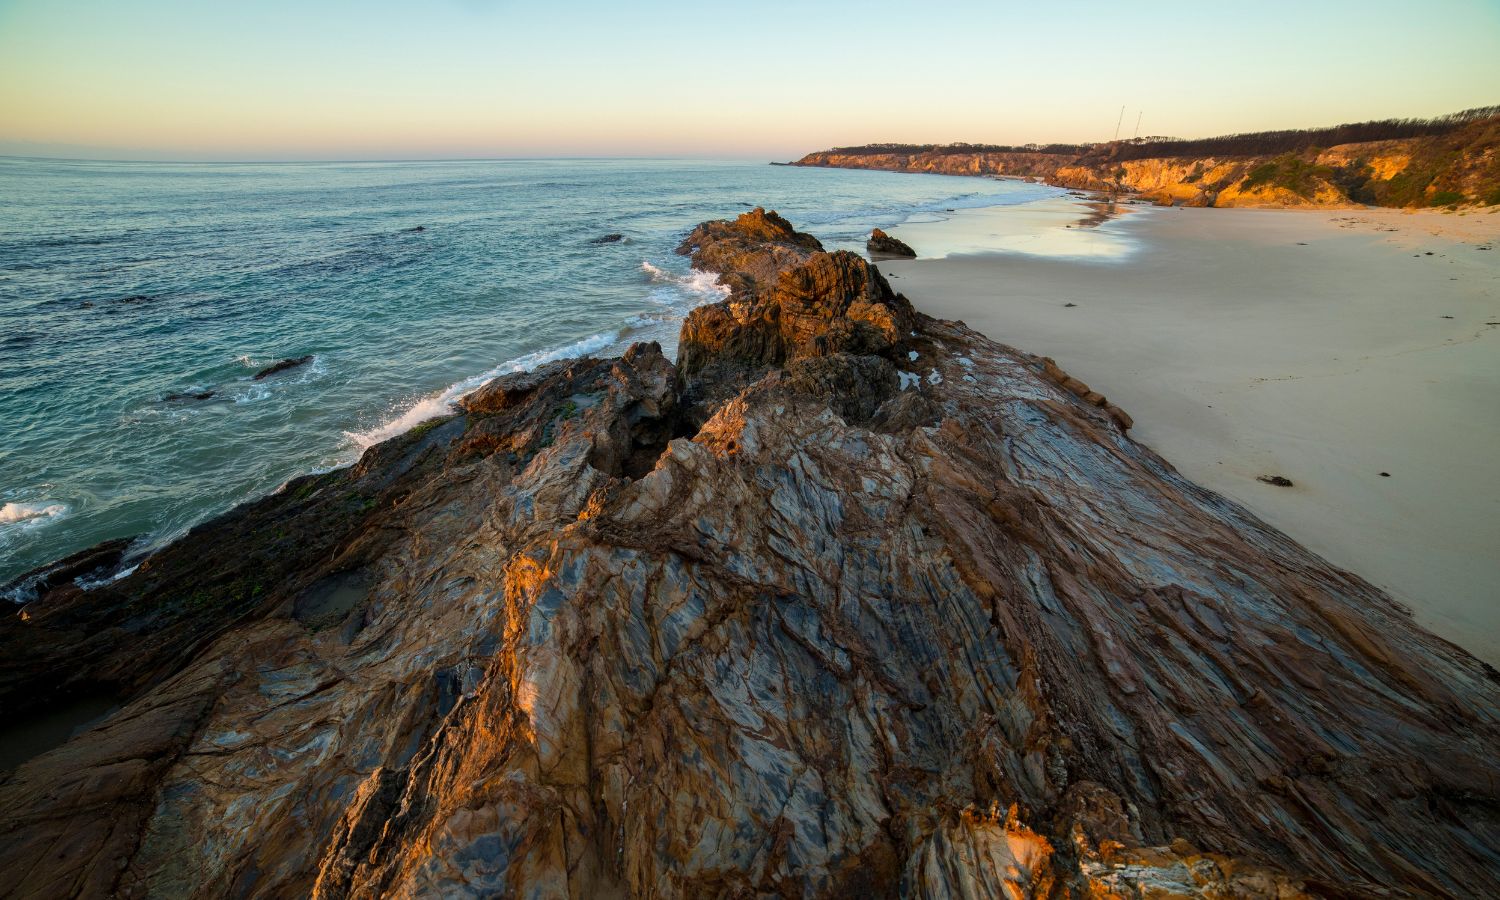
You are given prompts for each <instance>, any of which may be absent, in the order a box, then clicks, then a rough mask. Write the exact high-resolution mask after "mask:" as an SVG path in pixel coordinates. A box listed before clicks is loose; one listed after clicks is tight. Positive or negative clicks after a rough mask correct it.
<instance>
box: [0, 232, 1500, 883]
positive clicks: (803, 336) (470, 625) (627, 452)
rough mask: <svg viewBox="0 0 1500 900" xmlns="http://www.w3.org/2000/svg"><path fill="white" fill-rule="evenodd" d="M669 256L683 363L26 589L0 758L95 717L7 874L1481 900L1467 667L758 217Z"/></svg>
mask: <svg viewBox="0 0 1500 900" xmlns="http://www.w3.org/2000/svg"><path fill="white" fill-rule="evenodd" d="M682 252H684V253H687V254H690V255H691V256H692V260H693V264H694V265H695V266H697V267H698V268H700V269H703V270H705V271H711V272H717V273H719V275H720V277H721V281H722V282H723V283H724V284H726V285H727V286H728V287H729V288H730V294H729V297H728V298H727V299H725V300H724V301H722V302H721V303H718V304H714V305H712V306H707V307H703V308H700V309H697V310H695V311H694V312H693V313H692V314H691V315H690V316H689V317H688V319H687V320H686V321H685V322H684V324H683V329H682V339H681V348H680V352H679V358H678V360H677V361H676V363H675V364H674V363H673V362H672V361H671V360H668V359H667V358H666V357H665V355H664V354H663V353H662V351H661V348H660V347H658V346H656V345H654V344H640V345H636V346H634V347H632V348H631V349H630V350H629V351H628V352H627V353H626V354H625V355H624V356H622V357H620V358H616V359H594V358H584V359H577V360H566V361H561V362H556V363H552V364H549V365H547V366H544V367H542V368H540V369H537V370H536V371H533V372H528V373H518V374H515V375H508V376H504V377H501V378H498V379H495V380H494V381H491V382H489V383H488V384H486V385H485V386H483V387H481V388H480V389H479V390H477V391H475V392H474V393H473V394H470V395H469V396H468V397H466V398H465V399H464V401H463V402H462V404H461V407H460V409H459V410H458V411H457V412H456V413H455V414H454V415H452V416H450V417H447V418H444V419H441V420H437V421H434V422H431V423H428V424H427V425H424V426H421V427H419V428H417V429H414V430H413V431H411V432H408V433H407V434H405V435H402V436H400V437H397V438H394V439H392V440H390V441H387V442H385V443H383V444H380V445H377V446H375V447H372V448H371V449H370V450H368V451H367V452H366V453H365V454H364V456H363V457H362V458H361V459H360V461H359V462H358V463H357V464H356V465H354V466H352V467H350V468H348V469H343V470H338V471H335V472H329V473H325V474H321V475H314V476H308V477H305V478H300V479H296V480H294V481H292V482H291V483H289V484H288V485H286V486H285V487H284V488H283V489H282V490H280V491H279V492H277V493H276V494H273V495H271V496H269V497H266V498H264V499H262V500H259V501H256V502H253V503H250V504H247V505H245V506H242V507H240V508H238V509H236V510H233V511H231V512H230V513H228V514H226V515H224V516H222V517H220V518H218V519H215V520H213V521H211V522H208V523H205V524H204V525H201V526H199V527H198V528H196V529H194V530H193V531H192V532H191V533H189V534H188V535H186V536H185V537H183V538H181V539H180V540H178V541H176V542H174V543H173V544H171V545H170V546H168V547H165V548H163V549H161V550H159V551H157V552H156V553H154V554H152V555H151V556H150V557H148V558H146V559H145V560H143V561H141V562H140V563H139V565H138V567H137V568H136V569H135V570H133V571H131V572H128V573H124V574H122V576H121V577H118V578H115V579H113V580H110V579H101V582H100V583H97V585H98V586H96V587H93V588H92V589H90V590H84V589H82V588H80V587H78V586H77V584H75V583H73V582H71V581H67V580H65V579H61V580H60V579H56V578H52V579H38V580H36V582H35V583H36V584H37V585H38V587H39V590H40V592H41V596H40V597H39V598H38V599H37V600H35V601H33V602H32V603H30V604H28V605H27V606H25V607H24V608H23V609H22V611H21V613H20V614H19V615H16V616H12V617H8V618H7V619H6V620H4V621H3V623H0V704H3V705H0V711H3V713H4V715H3V716H0V720H3V721H4V722H5V723H6V724H5V726H4V727H5V728H6V734H5V736H4V737H5V740H6V741H7V742H13V741H15V742H19V741H20V740H21V739H23V738H24V739H36V740H40V739H39V738H37V734H38V733H39V732H38V729H39V728H40V725H39V722H40V721H41V719H42V718H45V717H46V716H48V715H51V716H53V717H54V718H55V717H56V716H57V715H61V714H62V713H64V712H66V711H68V710H72V709H74V708H75V707H77V708H78V709H80V710H81V709H82V707H81V706H78V705H79V704H82V703H84V701H89V702H91V703H93V702H96V701H101V702H107V703H109V704H111V705H112V706H111V709H110V710H109V711H108V712H106V713H105V714H104V715H103V716H102V717H99V716H98V714H97V711H95V712H94V713H93V714H91V715H90V716H89V717H88V718H83V717H82V713H81V712H80V713H79V716H80V718H79V724H80V725H81V726H82V728H81V730H80V731H79V732H78V733H77V734H75V735H73V736H71V737H69V738H67V739H66V740H61V739H59V740H54V741H53V742H52V743H51V745H50V746H46V747H38V750H37V752H36V753H34V754H33V755H31V756H30V758H28V759H26V760H25V761H24V762H22V763H21V764H20V765H18V766H17V767H16V768H15V769H14V770H13V771H12V772H10V773H9V774H8V775H5V776H3V781H0V894H3V895H5V896H16V897H51V896H85V897H103V896H153V897H158V896H159V897H226V896H228V897H272V896H288V895H297V896H303V895H307V896H313V897H376V896H388V895H395V896H445V897H454V896H457V897H463V896H473V897H477V896H521V895H525V896H537V897H562V896H577V897H704V896H714V897H749V896H783V897H791V896H824V897H843V896H850V895H857V894H867V895H872V896H882V897H884V896H910V897H950V896H968V897H1001V896H1004V897H1015V896H1038V897H1140V896H1211V897H1283V898H1285V897H1314V896H1320V897H1329V896H1392V897H1405V896H1415V897H1425V896H1432V897H1449V896H1479V895H1486V894H1496V893H1500V870H1497V866H1496V861H1497V859H1500V762H1497V757H1496V753H1495V748H1496V747H1497V746H1500V676H1497V674H1496V673H1495V672H1494V670H1492V669H1490V668H1488V667H1487V666H1485V665H1483V664H1482V663H1480V662H1478V661H1477V660H1475V659H1473V658H1472V657H1471V656H1469V655H1468V654H1466V653H1464V652H1463V651H1462V650H1460V649H1458V648H1456V647H1454V646H1452V645H1450V644H1447V643H1446V642H1444V641H1442V640H1440V639H1438V638H1436V637H1434V636H1432V635H1430V634H1428V633H1426V632H1424V631H1422V630H1421V629H1420V628H1418V627H1417V626H1416V625H1415V624H1414V623H1413V621H1412V619H1411V618H1410V616H1409V615H1408V614H1407V613H1406V612H1405V611H1404V610H1402V609H1401V608H1400V607H1399V606H1398V605H1397V604H1396V603H1394V602H1393V601H1392V600H1391V599H1390V598H1389V597H1387V596H1386V595H1384V594H1383V593H1381V592H1380V591H1379V590H1378V589H1376V588H1374V587H1373V586H1371V585H1369V584H1368V583H1366V582H1364V581H1363V580H1361V579H1359V578H1358V577H1356V576H1354V575H1351V574H1349V573H1347V572H1343V571H1341V570H1338V569H1336V568H1334V567H1332V566H1330V565H1329V564H1328V563H1327V562H1325V561H1323V560H1322V559H1320V558H1318V557H1317V556H1315V555H1313V554H1312V553H1310V552H1308V551H1307V550H1306V549H1304V548H1302V547H1301V546H1299V545H1297V544H1296V543H1295V542H1293V541H1291V540H1290V539H1289V538H1287V537H1286V536H1284V535H1282V534H1280V533H1279V532H1277V531H1275V530H1274V529H1272V528H1270V527H1269V526H1267V525H1266V524H1264V523H1262V522H1260V521H1259V520H1258V519H1256V518H1255V517H1254V516H1253V515H1251V514H1250V513H1248V512H1247V511H1245V510H1244V509H1242V508H1240V507H1238V506H1237V505H1235V504H1234V503H1232V502H1230V501H1228V500H1226V499H1225V498H1222V497H1219V496H1217V495H1215V494H1212V493H1211V492H1208V491H1206V490H1204V489H1202V488H1200V487H1198V486H1196V485H1194V484H1192V483H1190V482H1188V481H1186V480H1185V479H1183V478H1182V477H1181V476H1180V475H1179V474H1178V473H1177V472H1176V471H1175V470H1173V469H1172V468H1171V467H1170V466H1169V465H1168V464H1167V463H1165V462H1164V461H1163V460H1161V459H1160V458H1159V457H1158V456H1156V455H1155V454H1154V453H1152V452H1151V451H1150V450H1149V449H1148V448H1146V447H1143V446H1141V445H1139V444H1137V443H1135V442H1134V441H1133V440H1131V439H1130V437H1129V436H1128V435H1127V433H1126V432H1125V430H1124V427H1125V426H1126V425H1128V417H1125V418H1123V419H1122V417H1123V416H1124V413H1123V411H1118V410H1117V409H1116V408H1114V407H1113V406H1111V405H1110V404H1108V402H1107V401H1105V400H1104V399H1103V398H1102V397H1100V396H1098V395H1097V394H1095V393H1094V392H1092V391H1090V390H1089V389H1088V387H1087V386H1086V385H1083V384H1082V383H1081V382H1076V379H1071V378H1069V377H1068V376H1067V375H1066V373H1063V372H1061V370H1059V369H1057V367H1056V365H1055V364H1053V363H1052V361H1051V360H1047V359H1043V358H1038V357H1034V356H1031V355H1029V354H1026V353H1023V352H1020V351H1018V350H1015V349H1013V348H1010V347H1007V346H1005V345H1002V344H999V343H996V342H994V341H992V340H990V339H988V338H986V337H984V336H982V335H979V334H977V333H976V332H974V331H972V330H970V329H968V328H967V327H965V326H964V325H963V324H962V323H957V322H945V321H940V320H936V319H932V318H930V317H927V316H924V315H922V314H921V313H919V312H917V311H916V310H915V309H914V308H913V307H912V304H911V303H910V302H909V301H908V300H907V299H906V298H905V297H904V296H902V295H901V294H899V293H896V292H895V291H893V290H892V289H891V288H890V285H889V284H888V283H887V282H886V280H885V279H884V278H883V277H882V276H881V274H880V272H879V270H878V269H877V268H876V267H875V266H874V265H871V264H870V263H869V262H867V261H865V260H863V259H861V258H860V257H858V256H855V255H853V254H848V253H838V252H834V253H830V252H827V251H826V250H824V249H823V248H822V246H821V244H820V243H819V242H818V241H817V240H816V239H815V238H813V237H811V236H810V235H806V234H801V233H799V232H797V231H796V230H795V229H794V228H792V226H791V225H790V223H787V222H786V220H784V219H782V218H781V217H780V216H778V215H776V214H775V213H774V212H767V211H765V210H763V209H759V208H757V209H754V210H752V211H750V212H747V213H745V214H744V215H742V216H740V217H739V218H738V219H737V220H733V221H721V222H709V223H704V224H703V225H700V226H699V227H698V228H696V229H695V230H694V231H693V232H692V233H691V234H690V235H689V236H688V237H687V239H686V240H685V241H684V242H683V245H682ZM1075 382H1076V383H1075ZM109 552H111V548H104V550H103V551H101V555H100V556H98V557H97V558H99V559H105V558H106V557H107V556H108V553H109ZM90 565H92V563H90ZM89 709H94V707H93V706H90V707H89Z"/></svg>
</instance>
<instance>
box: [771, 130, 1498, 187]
mask: <svg viewBox="0 0 1500 900" xmlns="http://www.w3.org/2000/svg"><path fill="white" fill-rule="evenodd" d="M799 164H801V165H828V166H843V167H852V168H873V169H895V170H898V171H922V172H939V173H947V174H964V175H981V174H994V175H1007V176H1021V177H1031V178H1042V179H1046V180H1047V181H1049V182H1050V183H1053V184H1058V185H1062V186H1064V187H1074V188H1088V189H1097V190H1102V189H1106V188H1113V187H1115V186H1122V187H1124V188H1126V189H1128V190H1134V191H1138V192H1140V193H1142V194H1144V195H1146V196H1148V197H1151V198H1153V199H1155V200H1156V201H1157V202H1159V203H1168V204H1177V203H1186V204H1189V205H1194V206H1223V205H1321V206H1328V205H1341V204H1350V203H1357V204H1369V205H1374V206H1393V207H1407V208H1412V207H1425V206H1449V207H1452V206H1464V205H1473V204H1485V205H1494V204H1500V106H1488V107H1480V108H1476V109H1470V110H1465V111H1463V112H1458V113H1453V114H1451V115H1446V116H1439V117H1437V118H1432V119H1383V120H1380V121H1375V122H1359V123H1353V124H1344V125H1337V126H1333V127H1330V128H1310V129H1289V130H1282V131H1263V132H1254V133H1249V134H1231V135H1224V136H1221V137H1213V138H1203V139H1196V140H1182V139H1179V138H1159V137H1149V138H1140V139H1132V140H1128V141H1112V142H1108V143H1101V144H1048V145H1038V144H1027V145H1023V146H1001V145H993V144H947V145H931V144H928V145H917V144H868V145H865V146H863V147H841V148H836V149H834V150H828V151H824V152H822V153H813V154H809V155H808V156H806V157H804V158H803V159H802V160H801V161H800V162H799Z"/></svg>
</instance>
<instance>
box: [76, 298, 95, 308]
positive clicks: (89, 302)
mask: <svg viewBox="0 0 1500 900" xmlns="http://www.w3.org/2000/svg"><path fill="white" fill-rule="evenodd" d="M78 308H79V309H93V308H94V301H92V300H85V301H83V302H82V303H80V304H78Z"/></svg>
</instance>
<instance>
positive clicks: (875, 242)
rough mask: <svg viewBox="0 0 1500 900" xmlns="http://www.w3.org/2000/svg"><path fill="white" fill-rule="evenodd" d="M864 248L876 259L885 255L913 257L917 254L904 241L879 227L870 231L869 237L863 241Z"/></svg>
mask: <svg viewBox="0 0 1500 900" xmlns="http://www.w3.org/2000/svg"><path fill="white" fill-rule="evenodd" d="M865 249H866V250H868V251H869V252H870V254H871V255H872V256H874V257H875V258H877V259H878V258H881V257H887V256H889V257H904V258H906V259H915V258H916V256H917V251H915V250H913V249H912V248H911V247H910V246H909V245H907V244H906V242H905V241H902V240H900V239H898V238H893V237H891V236H890V235H888V234H886V233H885V232H884V231H881V230H880V229H879V228H877V229H875V230H874V231H871V232H870V239H869V240H868V241H866V242H865Z"/></svg>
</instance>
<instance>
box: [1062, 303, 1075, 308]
mask: <svg viewBox="0 0 1500 900" xmlns="http://www.w3.org/2000/svg"><path fill="white" fill-rule="evenodd" d="M1077 305H1078V304H1077V303H1064V304H1063V309H1072V308H1074V307H1076V306H1077Z"/></svg>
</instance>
